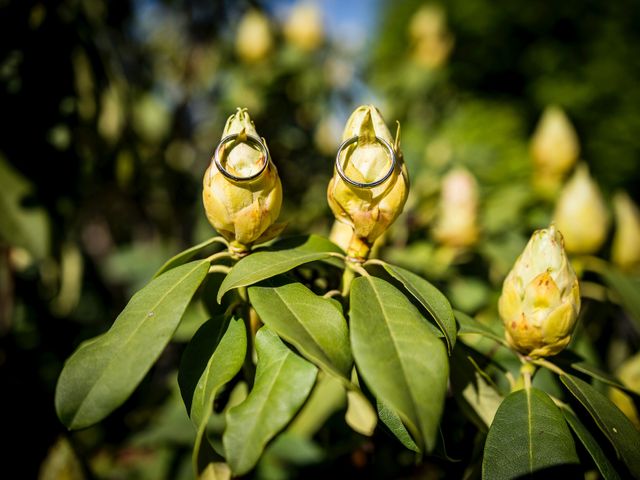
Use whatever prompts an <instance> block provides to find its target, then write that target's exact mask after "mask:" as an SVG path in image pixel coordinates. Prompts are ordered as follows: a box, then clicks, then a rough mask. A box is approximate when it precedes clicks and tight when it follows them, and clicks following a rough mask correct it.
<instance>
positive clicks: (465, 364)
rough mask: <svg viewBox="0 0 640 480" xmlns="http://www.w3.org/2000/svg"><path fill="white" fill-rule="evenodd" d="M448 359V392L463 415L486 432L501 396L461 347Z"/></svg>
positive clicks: (500, 401) (502, 398)
mask: <svg viewBox="0 0 640 480" xmlns="http://www.w3.org/2000/svg"><path fill="white" fill-rule="evenodd" d="M458 345H459V347H458V348H455V349H454V350H453V354H452V356H451V375H450V380H451V387H452V388H451V389H452V390H453V394H454V397H455V399H456V401H457V403H458V405H459V406H460V408H461V409H462V411H463V412H464V414H465V415H466V416H467V417H468V418H469V419H470V420H471V421H472V422H473V423H474V424H475V425H476V427H478V429H480V430H482V431H483V432H487V431H488V430H489V426H490V425H491V423H492V422H493V419H494V417H495V414H496V412H497V411H498V408H499V407H500V404H501V403H502V401H503V400H504V397H502V395H500V393H499V392H498V390H497V388H496V386H495V384H494V383H493V381H492V380H491V378H490V377H489V376H488V375H487V374H486V373H485V372H484V371H483V370H482V369H481V368H480V367H479V366H478V365H477V363H476V362H475V361H474V359H473V358H472V357H471V355H469V354H466V353H465V351H464V346H463V345H462V347H460V345H461V344H458Z"/></svg>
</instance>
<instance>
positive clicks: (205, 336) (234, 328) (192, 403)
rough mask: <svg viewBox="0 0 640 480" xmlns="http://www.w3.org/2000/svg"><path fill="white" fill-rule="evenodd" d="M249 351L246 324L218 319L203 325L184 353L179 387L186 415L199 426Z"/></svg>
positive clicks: (179, 374)
mask: <svg viewBox="0 0 640 480" xmlns="http://www.w3.org/2000/svg"><path fill="white" fill-rule="evenodd" d="M246 351H247V334H246V330H245V327H244V322H243V321H242V320H241V319H237V318H233V319H231V320H230V321H226V320H225V319H224V317H221V316H220V317H216V318H213V319H211V320H209V321H207V322H206V323H205V324H204V325H202V326H201V327H200V328H199V329H198V331H197V332H196V334H195V335H194V336H193V338H192V339H191V342H189V345H188V346H187V348H186V349H185V351H184V354H183V356H182V362H181V364H180V372H179V373H178V384H179V385H180V392H181V393H182V398H183V400H184V403H185V406H186V407H187V412H189V415H190V417H191V419H192V420H193V423H194V424H195V425H196V426H197V427H198V426H199V425H200V424H201V423H202V419H203V418H204V417H205V416H208V415H207V412H210V410H211V408H212V406H213V400H214V398H215V395H216V392H217V391H218V390H219V389H220V387H222V386H223V385H224V384H225V383H227V382H229V381H230V380H231V379H232V378H233V377H234V376H235V375H236V373H238V371H239V370H240V368H242V363H243V362H244V358H245V355H246Z"/></svg>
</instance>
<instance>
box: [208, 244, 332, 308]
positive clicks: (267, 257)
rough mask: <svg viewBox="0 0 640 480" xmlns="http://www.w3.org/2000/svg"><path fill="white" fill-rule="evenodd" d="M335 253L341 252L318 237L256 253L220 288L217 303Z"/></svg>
mask: <svg viewBox="0 0 640 480" xmlns="http://www.w3.org/2000/svg"><path fill="white" fill-rule="evenodd" d="M332 253H341V252H340V249H339V248H338V247H337V246H335V245H334V244H333V243H331V242H330V241H329V240H327V239H325V238H323V237H319V236H317V235H310V236H309V237H302V238H297V239H287V241H286V243H285V242H279V243H277V244H275V245H274V246H272V247H269V248H265V249H263V250H259V251H256V252H253V253H251V254H250V255H247V256H246V257H245V258H243V259H242V260H240V261H239V262H238V263H237V264H236V265H235V266H234V267H233V268H232V269H231V271H230V272H229V274H228V275H227V277H226V278H225V279H224V281H223V282H222V285H220V290H219V291H218V302H219V301H220V299H221V298H222V296H223V295H224V294H225V293H226V292H228V291H229V290H232V289H234V288H238V287H244V286H247V285H253V284H254V283H258V282H259V281H261V280H265V279H267V278H271V277H274V276H276V275H279V274H281V273H285V272H288V271H289V270H291V269H293V268H295V267H298V266H300V265H302V264H305V263H309V262H313V261H316V260H324V259H328V258H330V257H331V254H332Z"/></svg>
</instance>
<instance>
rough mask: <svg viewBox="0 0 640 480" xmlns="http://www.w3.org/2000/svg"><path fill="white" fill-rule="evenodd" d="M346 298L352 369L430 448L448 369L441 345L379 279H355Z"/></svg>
mask: <svg viewBox="0 0 640 480" xmlns="http://www.w3.org/2000/svg"><path fill="white" fill-rule="evenodd" d="M350 302H351V310H350V317H351V324H350V326H351V345H352V348H353V356H354V358H355V360H356V365H357V366H358V370H359V371H360V373H361V375H362V377H363V378H364V380H365V382H366V383H367V385H368V386H369V388H371V390H372V392H373V393H374V395H376V396H377V397H378V398H380V400H381V401H382V402H383V403H384V404H386V405H388V406H389V408H391V409H392V410H394V411H396V412H397V413H398V415H400V417H401V418H402V419H403V420H404V421H405V422H406V424H407V427H408V428H409V430H410V432H411V433H412V435H413V437H414V438H415V440H416V442H417V444H418V446H419V447H420V448H425V449H426V450H427V451H431V450H432V449H433V448H434V446H435V442H436V437H437V434H438V423H439V420H440V416H441V415H442V410H443V407H444V394H445V389H446V386H447V377H448V373H449V368H448V366H449V364H448V360H447V354H446V349H445V347H444V345H443V344H442V342H441V341H440V340H438V338H437V337H435V336H434V335H433V334H432V333H431V331H430V329H429V328H428V327H427V325H426V323H425V319H424V317H423V316H422V315H421V314H420V312H419V311H418V309H417V308H416V307H414V306H413V305H412V304H411V302H409V300H408V299H407V298H406V297H405V296H404V295H402V293H401V292H400V291H399V290H397V289H396V288H395V287H393V286H392V285H390V284H389V283H387V282H385V281H384V280H382V279H379V278H374V277H359V278H356V279H355V280H354V281H353V283H352V285H351V294H350Z"/></svg>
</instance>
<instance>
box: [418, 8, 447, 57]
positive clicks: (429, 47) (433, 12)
mask: <svg viewBox="0 0 640 480" xmlns="http://www.w3.org/2000/svg"><path fill="white" fill-rule="evenodd" d="M409 36H410V38H411V42H412V44H413V49H412V53H411V57H412V59H413V60H414V61H415V62H416V63H417V64H419V65H422V66H425V67H427V68H438V67H440V66H442V65H443V64H444V63H445V62H446V61H447V58H448V57H449V54H450V53H451V49H452V48H453V37H452V36H451V34H450V33H449V32H448V30H447V24H446V14H445V12H444V10H442V8H440V7H438V6H436V5H427V6H424V7H422V8H420V9H419V10H418V11H417V12H416V13H415V14H414V15H413V17H412V18H411V21H410V23H409Z"/></svg>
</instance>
